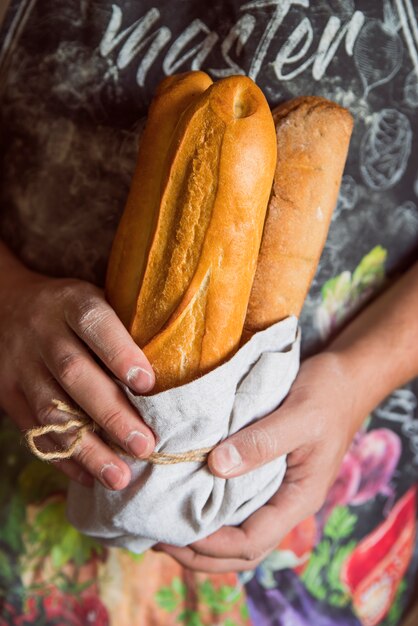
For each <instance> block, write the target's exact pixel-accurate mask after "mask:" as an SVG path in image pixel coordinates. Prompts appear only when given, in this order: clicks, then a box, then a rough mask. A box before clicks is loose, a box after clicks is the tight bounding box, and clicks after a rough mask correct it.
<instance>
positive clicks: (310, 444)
mask: <svg viewBox="0 0 418 626" xmlns="http://www.w3.org/2000/svg"><path fill="white" fill-rule="evenodd" d="M360 391H361V390H359V389H358V382H357V384H356V385H354V383H353V380H352V377H351V376H350V375H348V374H347V371H346V369H345V368H344V366H343V361H342V360H341V358H340V357H339V355H338V354H334V353H331V352H323V353H321V354H318V355H316V356H314V357H312V358H310V359H308V360H306V361H305V362H304V363H303V364H302V366H301V368H300V371H299V374H298V376H297V377H296V380H295V382H294V383H293V386H292V388H291V390H290V392H289V395H288V396H287V398H286V400H285V401H284V402H283V404H282V405H281V406H280V408H278V409H277V410H276V411H274V412H273V413H271V414H270V415H268V416H266V417H265V418H263V419H261V420H259V421H257V422H256V423H254V424H252V425H251V426H249V427H247V428H245V429H243V430H241V431H239V432H238V433H236V434H234V435H232V436H231V437H230V438H229V439H227V440H225V441H223V442H222V443H221V444H220V445H219V446H218V447H217V448H216V449H215V450H213V451H212V452H211V454H210V456H209V468H210V470H211V471H212V473H213V474H215V475H216V476H220V477H222V478H233V477H235V476H240V475H241V474H245V473H247V472H250V471H251V470H254V469H255V468H257V467H259V466H260V465H263V464H265V463H268V462H269V461H272V460H273V459H275V458H277V457H278V456H280V455H282V454H287V455H288V456H287V471H286V475H285V478H284V481H283V483H282V485H281V486H280V488H279V489H278V491H277V492H276V494H275V495H274V496H273V497H272V498H271V499H270V500H269V502H267V504H265V505H264V506H263V507H261V508H260V509H259V510H258V511H256V512H255V513H254V514H253V515H251V516H250V517H249V518H248V519H247V520H246V521H245V522H244V523H243V524H241V526H239V527H233V526H224V527H223V528H221V529H220V530H218V531H217V532H215V533H213V534H212V535H210V536H209V537H207V538H206V539H202V540H200V541H197V542H195V543H193V544H191V545H190V546H188V547H185V548H178V547H174V546H169V545H166V544H158V545H157V546H156V549H157V550H161V551H164V552H166V553H167V554H170V555H172V556H173V557H174V558H175V559H176V560H177V561H178V562H179V563H181V564H182V565H184V566H186V567H188V568H190V569H193V570H197V571H205V572H229V571H243V570H249V569H253V568H254V567H256V566H257V565H258V564H259V563H260V562H261V561H262V560H263V559H264V558H265V557H266V556H267V555H268V554H269V552H271V551H272V550H273V549H274V548H276V547H277V545H278V544H279V542H280V541H281V540H282V539H283V537H285V535H286V534H287V533H289V532H290V531H291V530H292V528H293V527H294V526H296V525H297V524H298V523H299V522H301V521H302V520H304V519H305V518H306V517H308V516H310V515H312V514H314V513H316V512H317V511H318V510H319V509H320V508H321V506H322V505H323V503H324V501H325V498H326V496H327V493H328V491H329V489H330V487H331V485H332V483H333V482H334V480H335V478H336V476H337V474H338V471H339V468H340V464H341V461H342V459H343V457H344V454H345V452H346V451H347V448H348V447H349V445H350V443H351V440H352V438H353V437H354V434H355V433H356V431H357V429H358V428H359V427H360V425H361V423H362V421H363V419H364V418H365V417H366V414H364V413H363V410H362V407H361V402H360V401H359V398H361V397H362V395H364V393H363V394H362V393H360ZM363 392H364V390H363Z"/></svg>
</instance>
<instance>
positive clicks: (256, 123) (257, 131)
mask: <svg viewBox="0 0 418 626" xmlns="http://www.w3.org/2000/svg"><path fill="white" fill-rule="evenodd" d="M169 161H170V167H169V170H168V172H167V176H166V179H165V182H164V184H163V188H162V195H161V206H160V210H159V218H158V224H157V227H156V230H155V233H154V238H153V242H152V245H151V248H150V251H149V255H148V261H147V269H146V271H145V275H144V280H143V282H142V285H141V289H140V292H139V296H138V302H137V309H136V314H135V315H134V318H133V320H132V324H131V329H130V330H131V334H132V336H133V337H134V339H135V341H136V342H137V343H138V344H139V345H140V346H141V347H143V349H144V352H145V354H146V355H147V357H148V358H149V359H150V362H151V364H152V365H153V367H154V370H155V372H156V378H157V386H156V388H155V389H154V391H160V390H162V389H167V388H169V387H173V386H177V385H179V384H183V383H185V382H188V381H190V380H192V379H194V378H196V377H197V376H199V375H200V374H203V373H206V372H207V371H209V370H210V369H212V368H214V367H216V366H217V365H219V364H220V363H222V362H223V361H224V360H225V359H226V358H228V357H229V356H231V355H232V353H233V352H234V351H235V350H236V349H237V347H238V345H239V340H240V337H241V333H242V329H243V325H244V318H245V312H246V308H247V304H248V298H249V295H250V291H251V285H252V282H253V279H254V273H255V267H256V262H257V256H258V251H259V247H260V241H261V234H262V229H263V224H264V219H265V213H266V208H267V203H268V199H269V195H270V190H271V184H272V181H273V174H274V169H275V164H276V134H275V128H274V123H273V119H272V116H271V112H270V109H269V107H268V104H267V101H266V100H265V98H264V96H263V94H262V92H261V90H260V89H259V88H258V87H257V86H256V85H255V83H254V82H253V81H252V80H250V79H249V78H246V77H242V76H239V77H230V78H226V79H223V80H221V81H219V82H217V83H215V84H214V85H212V86H211V87H210V88H209V89H207V90H206V92H205V93H204V94H203V95H202V96H201V97H200V98H199V99H198V100H196V101H195V102H194V103H193V104H192V105H191V106H190V107H189V108H188V109H187V110H186V111H185V113H184V114H183V116H182V118H181V120H180V123H179V126H178V127H177V129H176V132H175V135H174V137H173V140H172V151H171V154H170V158H169ZM159 331H160V332H159ZM156 333H157V334H156Z"/></svg>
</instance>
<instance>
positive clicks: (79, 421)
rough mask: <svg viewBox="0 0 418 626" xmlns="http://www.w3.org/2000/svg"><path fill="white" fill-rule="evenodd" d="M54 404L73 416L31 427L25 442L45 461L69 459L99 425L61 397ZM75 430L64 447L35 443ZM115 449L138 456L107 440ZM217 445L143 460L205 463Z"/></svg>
mask: <svg viewBox="0 0 418 626" xmlns="http://www.w3.org/2000/svg"><path fill="white" fill-rule="evenodd" d="M52 404H53V405H54V406H55V407H56V408H57V409H58V411H61V412H62V413H67V414H69V415H71V416H72V418H70V419H68V420H67V421H65V422H62V423H58V424H48V425H47V426H37V427H35V428H31V429H29V430H28V431H27V432H26V434H25V437H26V441H27V443H28V446H29V448H30V450H31V452H32V454H34V455H35V456H37V457H38V458H39V459H41V460H42V461H58V460H62V459H69V458H70V457H71V456H72V455H73V454H74V452H75V450H76V448H77V446H78V444H79V443H80V441H81V439H82V437H83V435H84V433H85V432H94V431H95V430H96V428H97V427H96V424H95V422H93V420H91V419H90V418H89V417H88V416H87V415H86V414H85V413H83V412H82V411H80V410H78V409H74V408H72V407H70V406H68V404H66V403H65V402H62V401H61V400H56V399H53V400H52ZM74 430H76V433H77V436H76V438H75V440H74V441H73V442H72V443H71V444H70V445H69V446H67V447H66V448H65V449H63V450H55V451H54V452H43V451H42V450H40V449H39V448H38V446H37V445H36V443H35V439H37V438H38V437H41V436H42V435H48V434H63V433H69V432H71V431H74ZM107 443H108V444H109V445H110V447H111V448H113V450H115V451H116V452H122V453H123V454H125V455H126V454H127V455H128V456H131V457H132V458H136V457H134V456H133V455H130V454H129V453H128V452H126V450H124V449H123V448H121V447H120V446H118V445H117V444H115V443H113V442H107ZM214 447H215V446H210V447H209V448H199V449H197V450H190V451H189V452H178V453H175V454H170V453H166V452H153V453H152V454H151V455H150V456H149V457H147V458H146V459H141V460H144V461H149V462H150V463H154V464H157V465H173V464H174V463H187V462H189V463H191V462H199V463H205V462H206V461H207V458H208V455H209V452H211V450H213V448H214Z"/></svg>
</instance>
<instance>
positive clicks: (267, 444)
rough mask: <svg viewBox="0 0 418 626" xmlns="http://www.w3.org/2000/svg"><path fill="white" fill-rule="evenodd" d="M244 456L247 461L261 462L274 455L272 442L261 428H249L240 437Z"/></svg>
mask: <svg viewBox="0 0 418 626" xmlns="http://www.w3.org/2000/svg"><path fill="white" fill-rule="evenodd" d="M241 439H242V445H243V448H244V450H245V454H246V455H248V457H249V459H254V460H256V461H260V462H263V461H265V460H266V459H269V458H271V457H273V456H274V455H275V445H274V440H273V438H272V437H270V436H269V435H268V434H267V433H266V432H265V430H263V429H262V428H251V429H249V430H248V431H243V432H242V435H241Z"/></svg>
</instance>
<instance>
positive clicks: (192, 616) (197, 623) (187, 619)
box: [176, 609, 205, 626]
mask: <svg viewBox="0 0 418 626" xmlns="http://www.w3.org/2000/svg"><path fill="white" fill-rule="evenodd" d="M176 621H177V622H179V623H180V624H183V626H205V625H204V624H203V622H202V620H201V619H200V616H199V613H198V612H197V611H192V610H191V609H185V610H184V611H182V612H181V613H180V615H179V616H178V617H177V620H176Z"/></svg>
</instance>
